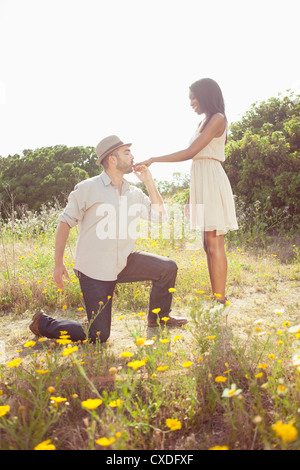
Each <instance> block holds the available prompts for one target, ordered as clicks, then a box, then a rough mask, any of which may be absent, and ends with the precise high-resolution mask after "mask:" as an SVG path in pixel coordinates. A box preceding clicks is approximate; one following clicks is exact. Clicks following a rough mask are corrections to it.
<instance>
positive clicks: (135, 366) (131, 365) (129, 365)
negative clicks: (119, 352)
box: [127, 360, 146, 370]
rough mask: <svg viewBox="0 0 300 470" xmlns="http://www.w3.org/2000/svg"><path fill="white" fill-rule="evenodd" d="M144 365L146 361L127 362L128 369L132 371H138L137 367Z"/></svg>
mask: <svg viewBox="0 0 300 470" xmlns="http://www.w3.org/2000/svg"><path fill="white" fill-rule="evenodd" d="M145 364H146V361H145V360H144V361H132V362H128V364H127V365H128V367H131V368H132V369H134V370H136V369H138V368H139V367H143V366H144V365H145Z"/></svg>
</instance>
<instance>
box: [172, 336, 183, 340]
mask: <svg viewBox="0 0 300 470" xmlns="http://www.w3.org/2000/svg"><path fill="white" fill-rule="evenodd" d="M181 337H182V335H175V336H174V338H173V341H174V342H175V341H178V340H179V339H180V338H181Z"/></svg>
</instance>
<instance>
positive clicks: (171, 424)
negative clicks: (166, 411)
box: [166, 419, 181, 431]
mask: <svg viewBox="0 0 300 470" xmlns="http://www.w3.org/2000/svg"><path fill="white" fill-rule="evenodd" d="M166 425H167V426H168V428H170V429H171V431H176V430H177V429H181V422H180V421H179V420H178V419H166Z"/></svg>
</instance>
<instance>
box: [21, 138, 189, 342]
mask: <svg viewBox="0 0 300 470" xmlns="http://www.w3.org/2000/svg"><path fill="white" fill-rule="evenodd" d="M131 145H132V144H125V143H124V142H122V141H121V140H120V139H119V138H118V137H117V136H109V137H106V138H105V139H103V140H102V141H101V142H100V143H99V144H98V145H97V147H96V155H97V157H98V160H97V163H98V164H99V165H100V164H101V165H102V166H103V168H104V171H103V173H101V174H100V175H98V176H95V177H93V178H89V179H87V180H85V181H82V182H81V183H79V184H77V185H76V186H75V189H74V191H72V192H71V193H70V195H69V200H68V204H67V206H66V208H65V210H64V212H63V213H62V214H61V215H60V216H59V225H58V227H57V231H56V238H55V269H54V280H55V282H56V283H57V285H58V287H59V288H61V289H63V286H64V283H63V276H65V277H66V278H67V279H69V276H68V272H67V269H66V267H65V265H64V262H63V258H64V251H65V247H66V243H67V240H68V236H69V232H70V229H71V228H72V227H74V226H75V225H77V224H78V225H79V236H78V241H77V245H76V253H75V264H74V271H75V273H76V275H77V277H78V278H79V282H80V287H81V290H82V294H83V299H84V302H85V306H86V313H87V317H88V322H89V327H88V338H89V340H91V341H92V342H95V341H96V340H97V339H100V341H101V342H105V341H107V339H108V338H109V336H110V329H111V307H112V297H113V292H114V289H115V286H116V284H117V283H120V282H121V283H125V282H134V281H146V280H151V281H152V290H151V293H150V302H149V312H148V326H150V327H152V326H158V324H159V323H162V322H163V321H166V320H161V319H162V318H163V317H168V320H167V323H166V324H167V326H176V327H180V326H182V325H184V324H186V323H187V320H186V319H185V318H176V317H171V316H170V312H171V302H172V293H171V292H170V291H169V289H171V291H172V288H173V287H174V285H175V280H176V275H177V265H176V263H175V262H174V261H172V260H170V259H169V258H166V257H162V256H157V255H152V254H149V253H145V252H137V251H133V248H134V244H135V238H136V228H137V222H138V221H139V220H140V218H143V219H146V220H147V219H150V220H152V221H159V220H161V217H164V216H165V209H164V205H163V199H162V197H161V195H160V194H159V192H158V190H157V188H156V186H155V183H154V181H153V179H152V175H151V173H150V171H149V169H148V168H147V167H146V166H145V165H143V166H138V165H137V167H136V168H135V169H134V170H133V160H134V157H133V155H132V154H131V150H130V147H131ZM132 171H134V173H135V175H136V176H137V177H138V178H139V179H140V181H142V182H143V183H144V184H145V185H146V188H147V190H148V194H149V197H148V196H146V195H145V194H144V193H143V192H142V191H141V190H140V189H138V188H136V187H135V186H133V185H130V184H129V183H128V182H127V181H126V180H125V179H124V175H125V174H128V173H131V172H132ZM159 309H160V310H159ZM153 310H155V311H156V312H157V311H158V310H159V313H158V314H157V313H155V312H153ZM30 329H31V331H32V332H33V333H34V334H36V335H37V336H45V337H48V338H59V336H60V335H61V331H67V332H68V334H69V335H70V338H71V340H73V341H80V340H84V339H86V333H85V331H84V329H83V328H82V326H81V324H80V323H78V322H75V321H73V320H57V319H54V318H51V317H49V316H48V315H45V314H44V312H43V311H39V312H37V313H36V314H35V315H34V317H33V321H32V323H31V325H30Z"/></svg>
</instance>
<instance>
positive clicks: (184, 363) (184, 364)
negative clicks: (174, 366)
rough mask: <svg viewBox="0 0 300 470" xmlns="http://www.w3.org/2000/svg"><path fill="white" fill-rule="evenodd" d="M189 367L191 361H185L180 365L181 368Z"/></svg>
mask: <svg viewBox="0 0 300 470" xmlns="http://www.w3.org/2000/svg"><path fill="white" fill-rule="evenodd" d="M191 365H193V362H192V361H185V362H183V363H182V364H181V366H182V367H190V366H191Z"/></svg>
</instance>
